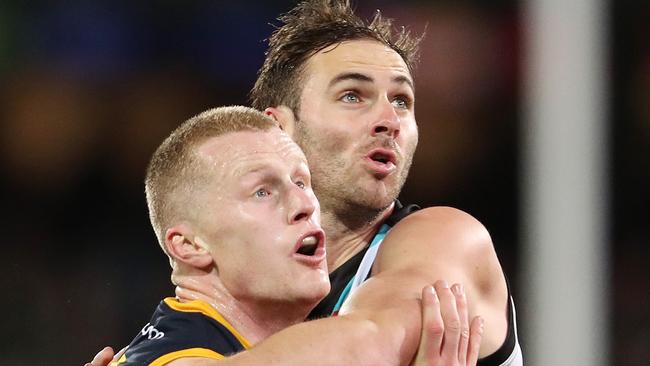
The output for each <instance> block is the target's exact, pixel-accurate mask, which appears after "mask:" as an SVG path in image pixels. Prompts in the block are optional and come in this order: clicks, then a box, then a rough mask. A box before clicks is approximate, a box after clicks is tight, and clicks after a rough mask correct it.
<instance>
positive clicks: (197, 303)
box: [152, 297, 251, 365]
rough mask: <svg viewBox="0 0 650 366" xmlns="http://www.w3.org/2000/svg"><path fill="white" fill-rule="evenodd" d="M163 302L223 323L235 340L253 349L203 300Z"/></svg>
mask: <svg viewBox="0 0 650 366" xmlns="http://www.w3.org/2000/svg"><path fill="white" fill-rule="evenodd" d="M163 301H164V302H165V304H167V306H169V307H170V308H172V309H174V310H176V311H181V312H186V313H201V314H203V315H205V316H207V317H210V318H212V319H214V320H216V321H217V322H218V323H221V325H223V326H224V327H226V329H228V330H229V331H230V333H232V335H233V336H235V338H237V340H238V341H239V343H241V344H242V346H244V349H249V348H250V347H251V344H250V342H248V341H247V340H246V338H244V336H242V335H241V334H239V332H238V331H237V330H236V329H235V328H234V327H233V326H232V325H231V324H230V323H229V322H228V321H227V320H226V318H224V317H223V316H222V315H221V314H219V312H218V311H217V310H216V309H215V308H213V307H212V306H211V305H210V304H208V303H207V302H205V301H201V300H193V301H189V302H180V301H179V300H178V299H177V298H175V297H167V298H165V299H164V300H163ZM215 353H216V352H215ZM217 354H218V353H217ZM221 357H223V356H221ZM168 362H169V361H168ZM152 365H153V364H152Z"/></svg>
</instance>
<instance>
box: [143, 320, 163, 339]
mask: <svg viewBox="0 0 650 366" xmlns="http://www.w3.org/2000/svg"><path fill="white" fill-rule="evenodd" d="M140 334H142V335H143V336H147V338H148V339H160V338H162V337H164V336H165V333H163V332H161V331H159V330H158V329H156V328H154V327H153V325H151V324H150V323H147V324H146V325H145V326H144V327H143V328H142V330H141V331H140Z"/></svg>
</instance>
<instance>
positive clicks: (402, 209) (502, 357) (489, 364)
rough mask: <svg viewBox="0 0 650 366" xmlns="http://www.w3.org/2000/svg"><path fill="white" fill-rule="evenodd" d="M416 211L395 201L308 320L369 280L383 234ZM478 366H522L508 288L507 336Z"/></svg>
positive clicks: (327, 312) (330, 310)
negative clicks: (389, 212) (371, 237)
mask: <svg viewBox="0 0 650 366" xmlns="http://www.w3.org/2000/svg"><path fill="white" fill-rule="evenodd" d="M419 209H420V207H418V206H417V205H408V206H403V205H402V204H401V203H400V202H399V201H395V208H394V210H393V213H392V214H391V215H390V216H389V218H388V219H387V220H386V222H385V223H384V224H383V225H382V226H381V227H380V229H379V231H378V232H377V233H376V234H375V236H374V237H373V240H372V241H371V242H370V245H368V246H367V247H366V248H364V249H363V250H362V251H361V252H359V253H357V254H356V255H355V256H353V257H352V258H350V259H349V260H348V261H347V262H346V263H344V264H343V265H342V266H340V267H339V268H337V269H336V270H335V271H333V272H332V273H330V282H331V286H332V289H331V291H330V293H329V295H328V296H327V297H326V298H325V299H323V301H321V302H320V303H319V304H318V306H316V308H314V310H313V311H312V312H311V314H309V318H310V319H316V318H320V317H323V316H331V315H337V314H338V311H339V309H340V308H341V305H342V304H343V302H344V301H345V300H346V299H347V298H348V296H349V295H350V294H352V293H353V292H354V290H355V289H356V288H357V287H359V286H360V285H361V284H362V283H363V282H364V281H365V280H367V279H368V278H369V277H370V274H371V273H370V272H371V269H372V265H373V263H374V262H375V258H376V256H377V252H378V250H379V247H380V245H381V242H382V241H383V240H384V237H385V236H386V234H387V233H388V232H389V231H390V229H391V228H392V227H393V226H395V224H397V222H399V221H400V220H401V219H403V218H404V217H406V216H408V215H409V214H411V213H413V212H415V211H417V210H419ZM478 365H479V366H522V365H523V358H522V353H521V347H520V346H519V338H518V335H517V321H516V313H515V306H514V303H513V301H512V297H511V296H510V286H508V334H507V335H506V340H505V341H504V342H503V345H501V347H500V348H499V349H498V350H497V351H496V352H494V353H492V354H491V355H489V356H487V357H484V358H482V359H480V360H479V361H478Z"/></svg>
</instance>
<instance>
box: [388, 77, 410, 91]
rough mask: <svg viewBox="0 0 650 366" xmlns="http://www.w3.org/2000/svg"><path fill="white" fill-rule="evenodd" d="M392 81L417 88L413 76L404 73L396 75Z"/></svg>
mask: <svg viewBox="0 0 650 366" xmlns="http://www.w3.org/2000/svg"><path fill="white" fill-rule="evenodd" d="M392 81H393V82H394V83H398V84H407V85H408V86H409V87H411V90H415V86H414V85H413V80H411V78H409V77H407V76H404V75H398V76H395V77H394V78H393V79H392Z"/></svg>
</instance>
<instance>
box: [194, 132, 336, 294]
mask: <svg viewBox="0 0 650 366" xmlns="http://www.w3.org/2000/svg"><path fill="white" fill-rule="evenodd" d="M198 154H199V157H200V158H202V159H203V160H204V162H205V164H204V165H205V168H206V169H212V170H214V173H211V175H210V179H209V181H208V182H206V183H208V184H207V188H206V189H205V191H202V192H199V193H198V199H197V207H196V210H198V213H199V215H198V216H199V219H198V220H197V221H198V222H197V226H198V230H197V231H198V232H199V234H198V236H200V237H201V239H202V240H203V242H204V243H205V245H206V247H208V248H209V250H210V253H211V254H212V257H213V260H214V262H215V266H216V269H217V271H218V273H219V279H220V280H221V282H222V283H223V285H224V286H225V287H226V288H227V289H228V292H229V293H230V294H232V295H233V296H234V297H235V298H236V299H238V300H239V301H242V302H249V303H250V304H259V303H264V304H272V303H273V302H283V303H284V302H291V303H302V304H311V305H312V306H313V305H315V304H316V303H317V302H318V301H320V299H321V298H322V297H324V296H325V295H326V294H327V292H328V291H329V278H328V273H327V262H326V260H325V237H324V234H323V231H322V229H321V227H320V206H319V204H318V201H317V200H316V196H315V195H314V193H313V191H312V189H311V177H310V173H309V169H308V166H307V160H306V159H305V156H304V154H303V153H302V151H301V150H300V148H299V147H298V146H297V145H296V144H295V143H294V142H293V141H292V140H291V139H290V138H289V136H288V135H286V134H285V133H284V132H282V131H281V130H280V129H278V128H273V129H271V130H269V131H265V132H261V131H245V132H236V133H230V134H227V135H224V136H219V137H216V138H212V139H209V140H207V141H206V142H205V143H203V144H202V145H201V146H199V148H198Z"/></svg>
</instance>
